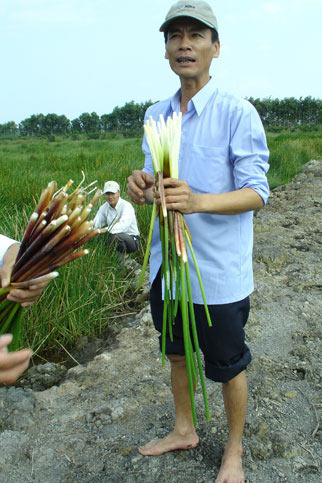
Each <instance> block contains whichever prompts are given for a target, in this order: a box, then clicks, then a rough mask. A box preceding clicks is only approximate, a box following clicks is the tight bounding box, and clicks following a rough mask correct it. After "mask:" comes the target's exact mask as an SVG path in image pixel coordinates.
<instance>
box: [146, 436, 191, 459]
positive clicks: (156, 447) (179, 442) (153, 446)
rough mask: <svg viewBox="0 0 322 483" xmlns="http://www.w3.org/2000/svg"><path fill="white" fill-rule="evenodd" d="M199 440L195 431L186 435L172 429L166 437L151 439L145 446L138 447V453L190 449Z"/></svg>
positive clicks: (155, 453)
mask: <svg viewBox="0 0 322 483" xmlns="http://www.w3.org/2000/svg"><path fill="white" fill-rule="evenodd" d="M198 442H199V438H198V436H197V433H196V432H195V431H193V432H192V433H189V434H187V435H186V436H181V435H180V434H178V433H176V432H175V431H173V432H172V433H170V434H169V436H167V437H166V438H163V439H152V441H150V442H149V443H148V444H146V445H145V446H141V447H140V448H139V453H141V454H142V455H144V456H159V455H160V454H163V453H167V452H168V451H174V450H175V449H190V448H195V447H196V446H197V444H198Z"/></svg>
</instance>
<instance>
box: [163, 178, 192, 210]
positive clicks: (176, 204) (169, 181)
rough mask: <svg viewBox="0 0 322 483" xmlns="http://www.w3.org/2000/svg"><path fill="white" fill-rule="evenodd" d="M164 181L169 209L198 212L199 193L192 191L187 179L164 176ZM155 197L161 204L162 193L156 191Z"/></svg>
mask: <svg viewBox="0 0 322 483" xmlns="http://www.w3.org/2000/svg"><path fill="white" fill-rule="evenodd" d="M163 183H164V194H165V201H166V205H167V209H168V210H176V211H180V212H181V213H185V214H190V213H195V212H196V199H197V196H198V195H197V194H196V193H193V192H192V191H191V189H190V187H189V185H188V184H187V183H186V181H182V180H180V179H175V178H164V180H163ZM155 198H156V202H157V204H158V205H160V204H161V202H160V193H159V192H158V191H156V192H155Z"/></svg>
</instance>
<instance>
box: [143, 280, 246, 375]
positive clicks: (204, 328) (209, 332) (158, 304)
mask: <svg viewBox="0 0 322 483" xmlns="http://www.w3.org/2000/svg"><path fill="white" fill-rule="evenodd" d="M150 303H151V313H152V318H153V322H154V326H155V328H156V330H157V331H159V332H160V334H161V333H162V320H163V301H162V295H161V277H160V271H159V273H158V275H157V277H156V278H155V280H154V282H153V284H152V287H151V290H150ZM249 308H250V304H249V297H246V298H245V299H243V300H240V301H238V302H233V303H229V304H221V305H208V309H209V313H210V317H211V321H212V327H209V325H208V321H207V318H206V313H205V308H204V306H203V305H201V304H194V311H195V318H196V326H197V333H198V340H199V346H200V350H201V351H202V352H203V355H204V359H205V374H206V377H207V378H209V379H211V380H213V381H216V382H228V381H230V380H231V379H233V378H234V377H235V376H237V375H238V374H239V373H240V372H242V371H243V370H244V369H246V367H247V365H248V364H249V363H250V361H251V354H250V350H249V348H248V347H247V345H246V344H245V331H244V327H245V324H246V322H247V319H248V314H249ZM161 340H162V337H161V335H160V337H159V342H160V350H161ZM166 354H180V355H184V354H185V350H184V343H183V332H182V319H181V312H180V309H179V310H178V313H177V316H176V319H175V324H174V325H173V341H171V339H170V337H169V334H168V333H167V337H166Z"/></svg>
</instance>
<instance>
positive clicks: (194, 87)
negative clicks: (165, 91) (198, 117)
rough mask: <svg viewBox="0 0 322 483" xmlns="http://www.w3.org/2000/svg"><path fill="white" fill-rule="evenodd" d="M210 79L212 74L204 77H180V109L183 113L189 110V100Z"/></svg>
mask: <svg viewBox="0 0 322 483" xmlns="http://www.w3.org/2000/svg"><path fill="white" fill-rule="evenodd" d="M209 80H210V76H209V75H208V77H206V78H203V79H180V82H181V100H180V111H181V112H182V114H184V113H185V112H187V110H188V102H189V101H190V100H191V99H192V98H193V97H194V96H195V95H196V94H197V92H199V91H200V90H201V89H202V88H203V87H204V86H205V85H206V84H207V83H208V82H209Z"/></svg>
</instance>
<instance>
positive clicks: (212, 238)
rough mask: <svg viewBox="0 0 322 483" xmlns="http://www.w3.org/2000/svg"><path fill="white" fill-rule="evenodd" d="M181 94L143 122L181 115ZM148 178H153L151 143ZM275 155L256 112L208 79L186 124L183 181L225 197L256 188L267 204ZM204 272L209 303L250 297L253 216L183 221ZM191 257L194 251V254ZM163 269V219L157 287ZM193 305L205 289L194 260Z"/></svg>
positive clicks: (153, 263)
mask: <svg viewBox="0 0 322 483" xmlns="http://www.w3.org/2000/svg"><path fill="white" fill-rule="evenodd" d="M180 95H181V91H180V90H179V91H178V92H177V93H176V94H175V95H174V96H173V97H172V98H170V99H167V100H165V101H161V102H158V103H157V104H154V105H153V106H151V107H150V108H149V109H148V110H147V112H146V116H145V119H147V118H148V117H149V116H152V117H153V118H154V119H155V120H158V118H159V115H160V114H162V115H163V117H164V118H165V119H166V118H167V117H168V116H169V115H170V116H171V115H172V113H173V112H174V111H176V112H179V111H180ZM142 148H143V152H144V153H145V165H144V169H143V170H144V171H145V172H148V173H152V174H153V165H152V159H151V154H150V151H149V147H148V145H147V142H146V139H145V138H144V139H143V146H142ZM268 156H269V152H268V149H267V144H266V137H265V132H264V128H263V126H262V123H261V120H260V118H259V115H258V114H257V112H256V110H255V108H254V107H253V106H252V105H251V104H250V103H249V102H248V101H245V100H243V99H238V98H236V97H234V96H232V95H230V94H227V93H224V92H220V91H219V90H218V89H217V88H216V87H215V85H214V81H213V80H210V81H209V82H208V83H207V84H206V85H205V86H204V87H203V89H201V90H200V91H199V92H198V93H197V94H196V95H195V96H194V97H193V98H192V99H191V100H190V101H189V103H188V110H187V112H186V113H184V114H183V117H182V138H181V147H180V155H179V179H182V180H184V181H186V182H187V183H188V185H189V186H190V188H191V190H192V191H193V192H195V193H226V192H229V191H234V190H238V189H242V188H246V187H247V188H252V189H253V190H255V191H256V192H257V193H258V194H259V195H260V196H261V197H262V199H263V201H264V203H266V201H267V198H268V194H269V187H268V183H267V179H266V173H267V171H268V168H269V164H268ZM185 219H186V221H187V225H188V227H189V230H190V233H191V237H192V246H193V249H194V252H195V255H196V259H197V262H198V266H199V269H200V272H201V278H202V281H203V285H204V289H205V295H206V300H207V303H208V304H210V305H212V304H225V303H230V302H236V301H238V300H242V299H243V298H245V297H247V296H248V295H249V294H250V293H251V292H252V291H253V289H254V282H253V269H252V249H253V212H252V211H251V212H247V213H243V214H240V215H213V214H206V213H194V214H191V215H185ZM188 251H189V249H188ZM161 262H162V254H161V243H160V235H159V226H158V220H157V222H156V225H155V228H154V232H153V238H152V244H151V256H150V282H151V283H152V282H153V280H154V278H155V276H156V274H157V273H158V270H159V267H160V265H161ZM189 266H190V272H191V273H190V275H191V285H192V295H193V301H194V302H195V303H198V304H202V303H203V300H202V296H201V292H200V288H199V282H198V279H197V275H196V272H195V269H194V264H193V261H192V258H191V257H190V256H189Z"/></svg>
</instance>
